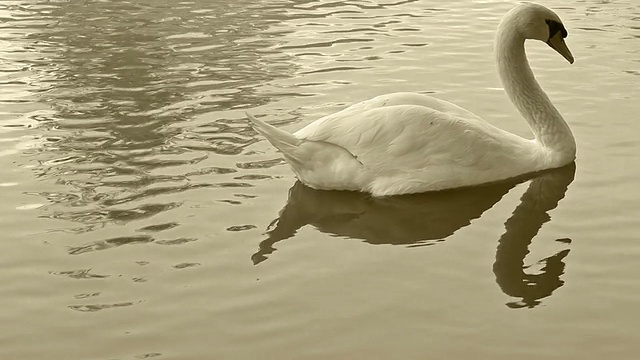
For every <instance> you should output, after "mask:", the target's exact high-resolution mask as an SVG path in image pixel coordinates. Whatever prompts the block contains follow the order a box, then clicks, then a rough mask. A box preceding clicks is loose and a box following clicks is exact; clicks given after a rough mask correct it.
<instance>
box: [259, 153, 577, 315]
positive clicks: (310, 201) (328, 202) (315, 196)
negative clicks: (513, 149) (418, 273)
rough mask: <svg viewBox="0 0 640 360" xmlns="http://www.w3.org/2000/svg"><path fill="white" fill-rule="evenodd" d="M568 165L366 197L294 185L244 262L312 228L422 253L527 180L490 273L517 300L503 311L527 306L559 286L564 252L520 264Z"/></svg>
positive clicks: (562, 189) (568, 174) (563, 186)
mask: <svg viewBox="0 0 640 360" xmlns="http://www.w3.org/2000/svg"><path fill="white" fill-rule="evenodd" d="M574 174H575V165H574V164H571V165H569V166H566V167H564V168H561V169H555V170H551V171H546V172H543V173H539V174H536V176H535V177H534V178H531V177H529V178H519V179H513V180H510V181H506V182H502V183H497V184H491V185H487V186H481V187H473V188H466V189H457V190H451V191H440V192H435V193H425V194H415V195H403V196H394V197H387V198H373V197H371V196H368V195H366V194H362V193H357V192H341V191H320V190H314V189H311V188H308V187H306V186H304V185H303V184H301V183H300V182H297V183H296V184H295V185H294V186H293V187H292V188H291V189H290V190H289V199H288V201H287V204H286V205H285V207H284V208H283V209H282V211H281V212H280V216H279V218H277V219H275V220H274V221H273V222H272V223H271V224H270V225H269V228H268V231H267V235H268V238H267V239H265V240H263V241H262V242H260V244H259V249H258V251H257V252H256V253H255V254H253V255H252V256H251V259H252V261H253V263H254V264H256V265H257V264H259V263H261V262H263V261H265V260H267V259H268V256H269V255H271V254H272V253H274V252H275V248H274V245H275V244H276V243H277V242H280V241H282V240H286V239H289V238H293V237H294V235H295V234H296V232H297V231H298V229H300V228H302V227H304V226H306V225H312V226H314V227H315V228H317V229H318V230H320V231H321V232H324V233H327V234H331V235H336V236H340V237H345V238H351V239H361V240H364V241H365V242H367V243H370V244H374V245H379V244H390V245H404V246H408V247H417V246H429V245H434V244H436V243H438V242H441V241H444V240H446V238H448V237H449V236H451V235H452V234H454V233H455V232H456V231H458V230H459V229H461V228H463V227H465V226H468V225H469V224H471V221H472V220H474V219H477V218H479V217H480V216H482V214H483V213H484V212H485V211H487V210H488V209H490V208H491V207H493V206H494V205H495V204H496V203H497V202H498V201H500V200H501V199H502V197H503V196H504V195H505V194H507V193H508V192H509V191H510V190H511V189H512V188H513V187H515V186H516V185H517V184H519V183H521V182H522V181H525V180H528V179H531V182H530V184H529V187H528V188H527V190H526V192H525V193H524V195H523V196H522V198H521V199H520V204H519V205H518V206H517V207H516V209H515V210H514V212H513V214H512V215H511V217H510V218H509V219H508V220H507V221H506V222H505V232H504V234H503V235H502V236H501V237H500V240H499V242H498V250H497V253H496V261H495V264H494V266H493V268H494V273H495V275H496V282H497V283H498V285H499V286H500V288H501V289H502V291H503V292H504V293H505V294H507V295H509V296H512V297H519V298H522V300H521V301H518V302H512V303H508V304H507V306H510V307H515V308H517V307H534V306H536V305H537V304H539V303H540V299H542V298H544V297H547V296H549V295H551V293H552V292H553V291H554V290H556V289H557V288H559V287H560V286H562V284H563V281H562V280H560V276H561V275H562V274H563V271H564V262H563V259H564V257H566V256H567V254H568V252H569V250H563V251H560V252H558V253H557V254H555V255H553V256H551V257H548V258H545V259H543V260H541V263H542V264H544V267H543V268H542V269H541V273H539V274H533V275H530V274H526V273H525V272H524V269H525V268H526V267H525V266H524V258H525V256H526V255H527V254H528V253H529V250H528V247H529V244H531V241H532V240H533V237H534V236H535V235H536V234H537V233H538V231H539V230H540V228H541V227H542V225H543V224H544V223H546V222H548V221H549V220H550V217H549V215H548V211H550V210H552V209H554V208H555V207H556V206H557V205H558V202H559V201H560V200H561V199H562V198H563V197H564V195H565V193H566V191H567V188H568V186H569V184H570V183H571V182H572V181H573V178H574Z"/></svg>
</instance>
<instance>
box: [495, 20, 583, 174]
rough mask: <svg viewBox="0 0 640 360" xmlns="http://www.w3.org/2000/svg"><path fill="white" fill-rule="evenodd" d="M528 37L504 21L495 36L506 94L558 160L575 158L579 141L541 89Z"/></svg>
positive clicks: (500, 71)
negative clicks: (530, 58)
mask: <svg viewBox="0 0 640 360" xmlns="http://www.w3.org/2000/svg"><path fill="white" fill-rule="evenodd" d="M524 41H525V37H524V36H523V35H522V34H520V32H519V31H517V30H516V29H515V27H514V26H512V25H511V22H509V21H503V22H502V23H501V24H500V26H499V27H498V33H497V35H496V44H495V52H496V63H497V64H498V73H499V75H500V80H501V81H502V85H503V86H504V89H505V91H506V92H507V95H509V99H511V102H512V103H513V105H514V106H515V107H516V108H517V109H518V111H519V112H520V114H521V115H522V116H523V117H524V118H525V120H526V121H527V123H529V126H530V127H531V130H532V131H533V134H534V136H535V139H536V141H538V142H539V143H540V144H541V145H542V146H543V147H545V148H546V149H548V150H549V151H550V152H551V153H552V154H553V155H554V158H555V159H556V161H559V162H563V163H568V162H570V161H573V160H574V158H575V153H576V144H575V140H574V138H573V134H572V133H571V130H570V129H569V126H568V125H567V123H566V122H565V121H564V119H563V118H562V115H560V113H559V112H558V110H557V109H556V108H555V107H554V106H553V104H552V103H551V101H550V100H549V97H547V94H545V92H544V91H543V90H542V88H541V87H540V85H539V84H538V82H537V81H536V79H535V77H534V76H533V72H532V71H531V67H529V62H528V61H527V56H526V54H525V50H524Z"/></svg>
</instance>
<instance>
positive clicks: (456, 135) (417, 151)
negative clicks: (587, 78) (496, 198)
mask: <svg viewBox="0 0 640 360" xmlns="http://www.w3.org/2000/svg"><path fill="white" fill-rule="evenodd" d="M566 36H567V31H566V30H565V28H564V26H563V25H562V21H561V20H560V18H559V17H558V15H556V14H555V13H554V12H553V11H551V10H549V9H547V8H546V7H544V6H542V5H537V4H531V3H526V4H522V5H519V6H517V7H516V8H514V9H512V10H511V11H509V12H508V13H507V14H506V15H505V17H504V18H503V19H502V21H501V22H500V25H499V26H498V31H497V35H496V43H495V56H496V62H497V64H498V72H499V75H500V79H501V80H502V84H503V85H504V88H505V91H506V92H507V94H508V95H509V98H510V99H511V101H512V102H513V104H514V105H515V107H516V108H517V109H518V110H519V112H520V114H522V116H523V117H524V118H525V120H526V121H527V122H528V123H529V126H530V127H531V130H532V131H533V134H534V136H535V138H534V139H533V140H527V139H524V138H522V137H520V136H517V135H514V134H511V133H509V132H506V131H504V130H501V129H499V128H497V127H495V126H493V125H491V124H489V123H487V122H485V121H484V120H482V119H480V118H479V117H478V116H476V115H474V114H472V113H470V112H468V111H467V110H464V109H462V108H460V107H458V106H456V105H454V104H451V103H449V102H446V101H443V100H439V99H435V98H432V97H429V96H426V95H422V94H417V93H395V94H389V95H382V96H378V97H375V98H373V99H371V100H367V101H364V102H360V103H357V104H354V105H352V106H350V107H348V108H346V109H344V110H342V111H339V112H337V113H335V114H332V115H328V116H325V117H322V118H320V119H318V120H316V121H315V122H313V123H311V124H309V125H308V126H306V127H305V128H303V129H301V130H299V131H297V132H296V133H294V134H291V133H288V132H286V131H283V130H281V129H278V128H276V127H274V126H271V125H269V124H267V123H265V122H263V121H261V120H258V119H256V118H255V117H253V116H251V115H250V114H247V116H248V117H249V119H250V120H251V122H252V123H253V126H254V128H255V129H256V130H257V131H258V132H259V133H261V134H262V135H264V136H265V137H266V138H267V140H269V142H270V143H271V144H272V145H273V146H275V147H276V148H278V149H279V150H280V151H281V152H282V153H283V154H284V157H285V158H286V160H287V162H288V163H289V164H290V165H291V168H292V169H293V171H294V172H295V174H296V175H297V177H298V178H299V179H300V181H302V182H303V183H304V184H306V185H308V186H310V187H312V188H315V189H325V190H357V191H363V192H369V193H371V194H372V195H373V196H386V195H398V194H408V193H417V192H426V191H434V190H443V189H449V188H457V187H463V186H473V185H479V184H484V183H488V182H494V181H499V180H504V179H508V178H512V177H516V176H519V175H523V174H527V173H532V172H536V171H540V170H545V169H551V168H557V167H561V166H564V165H567V164H569V163H571V162H572V161H573V160H574V159H575V153H576V145H575V140H574V138H573V134H572V133H571V130H570V129H569V126H568V125H567V123H566V122H565V121H564V119H563V118H562V116H561V115H560V113H559V112H558V110H556V108H555V107H554V106H553V104H552V103H551V101H549V98H548V97H547V95H546V94H545V93H544V91H543V90H542V89H541V88H540V85H538V83H537V81H536V79H535V77H534V76H533V73H532V72H531V68H530V67H529V64H528V62H527V58H526V54H525V49H524V41H525V40H526V39H535V40H541V41H544V42H546V43H547V44H548V45H549V46H550V47H551V48H553V49H554V50H556V51H557V52H558V53H560V54H561V55H562V56H563V57H564V58H565V59H567V60H568V61H569V62H570V63H573V56H572V55H571V52H570V51H569V49H568V48H567V46H566V45H565V43H564V38H565V37H566Z"/></svg>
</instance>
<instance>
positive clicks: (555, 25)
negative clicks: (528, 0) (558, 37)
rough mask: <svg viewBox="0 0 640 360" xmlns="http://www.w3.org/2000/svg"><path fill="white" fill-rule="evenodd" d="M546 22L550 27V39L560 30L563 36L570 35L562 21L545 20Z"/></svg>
mask: <svg viewBox="0 0 640 360" xmlns="http://www.w3.org/2000/svg"><path fill="white" fill-rule="evenodd" d="M544 22H546V23H547V26H548V27H549V39H551V38H552V37H553V36H554V35H555V34H557V33H558V32H560V34H562V37H563V38H566V37H567V35H569V34H568V33H567V29H565V28H564V26H563V25H562V23H559V22H557V21H555V20H545V21H544Z"/></svg>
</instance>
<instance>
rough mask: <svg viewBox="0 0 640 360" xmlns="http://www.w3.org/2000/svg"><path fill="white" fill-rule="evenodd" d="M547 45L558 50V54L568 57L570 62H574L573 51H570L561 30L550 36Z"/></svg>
mask: <svg viewBox="0 0 640 360" xmlns="http://www.w3.org/2000/svg"><path fill="white" fill-rule="evenodd" d="M547 45H549V46H551V48H552V49H553V50H555V51H557V52H558V54H560V55H562V57H564V58H565V59H567V61H568V62H569V64H573V55H571V51H569V48H568V47H567V44H565V43H564V39H563V38H562V34H561V33H560V31H558V32H557V33H556V34H555V35H553V36H552V37H551V38H549V41H547Z"/></svg>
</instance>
